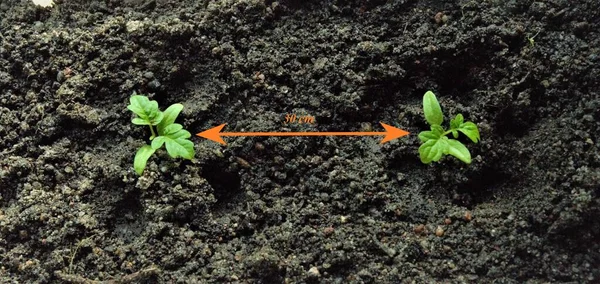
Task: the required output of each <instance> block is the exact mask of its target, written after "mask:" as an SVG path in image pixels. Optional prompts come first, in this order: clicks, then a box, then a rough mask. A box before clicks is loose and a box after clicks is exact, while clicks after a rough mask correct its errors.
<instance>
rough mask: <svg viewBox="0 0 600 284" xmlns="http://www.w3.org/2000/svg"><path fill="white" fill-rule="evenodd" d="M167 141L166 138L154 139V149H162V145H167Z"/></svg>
mask: <svg viewBox="0 0 600 284" xmlns="http://www.w3.org/2000/svg"><path fill="white" fill-rule="evenodd" d="M165 141H166V137H164V136H158V137H156V138H154V139H152V149H154V150H158V149H159V148H160V147H162V145H163V144H164V143H165Z"/></svg>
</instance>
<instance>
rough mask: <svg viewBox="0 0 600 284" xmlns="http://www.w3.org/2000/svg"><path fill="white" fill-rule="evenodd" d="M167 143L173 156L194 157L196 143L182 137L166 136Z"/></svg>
mask: <svg viewBox="0 0 600 284" xmlns="http://www.w3.org/2000/svg"><path fill="white" fill-rule="evenodd" d="M165 145H166V147H167V152H169V156H171V158H177V157H182V158H185V159H188V160H191V159H192V158H194V143H192V141H190V140H187V139H182V138H177V139H172V138H170V137H166V138H165Z"/></svg>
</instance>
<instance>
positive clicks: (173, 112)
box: [157, 104, 183, 135]
mask: <svg viewBox="0 0 600 284" xmlns="http://www.w3.org/2000/svg"><path fill="white" fill-rule="evenodd" d="M182 109H183V105H182V104H173V105H171V106H170V107H168V108H167V109H166V110H165V111H164V112H163V114H164V117H163V119H162V120H161V121H160V123H159V124H158V126H157V128H158V135H164V134H163V133H164V131H165V128H166V127H167V126H169V125H171V124H173V123H174V122H175V119H177V116H178V115H179V113H180V112H181V110H182Z"/></svg>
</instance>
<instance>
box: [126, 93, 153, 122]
mask: <svg viewBox="0 0 600 284" xmlns="http://www.w3.org/2000/svg"><path fill="white" fill-rule="evenodd" d="M134 94H135V93H134ZM148 103H150V101H149V100H148V97H146V96H139V95H133V96H131V98H129V105H128V106H127V108H128V109H129V110H131V111H133V113H135V114H137V115H138V116H139V117H141V118H147V114H146V111H145V109H144V106H145V105H147V104H148Z"/></svg>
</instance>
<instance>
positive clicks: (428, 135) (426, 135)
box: [419, 131, 440, 142]
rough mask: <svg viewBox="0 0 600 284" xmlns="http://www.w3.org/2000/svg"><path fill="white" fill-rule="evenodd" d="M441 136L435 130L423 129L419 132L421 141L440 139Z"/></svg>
mask: <svg viewBox="0 0 600 284" xmlns="http://www.w3.org/2000/svg"><path fill="white" fill-rule="evenodd" d="M439 138H440V136H439V135H436V134H435V133H434V132H433V131H423V132H421V133H419V139H420V140H421V142H427V141H429V140H432V139H439Z"/></svg>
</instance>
